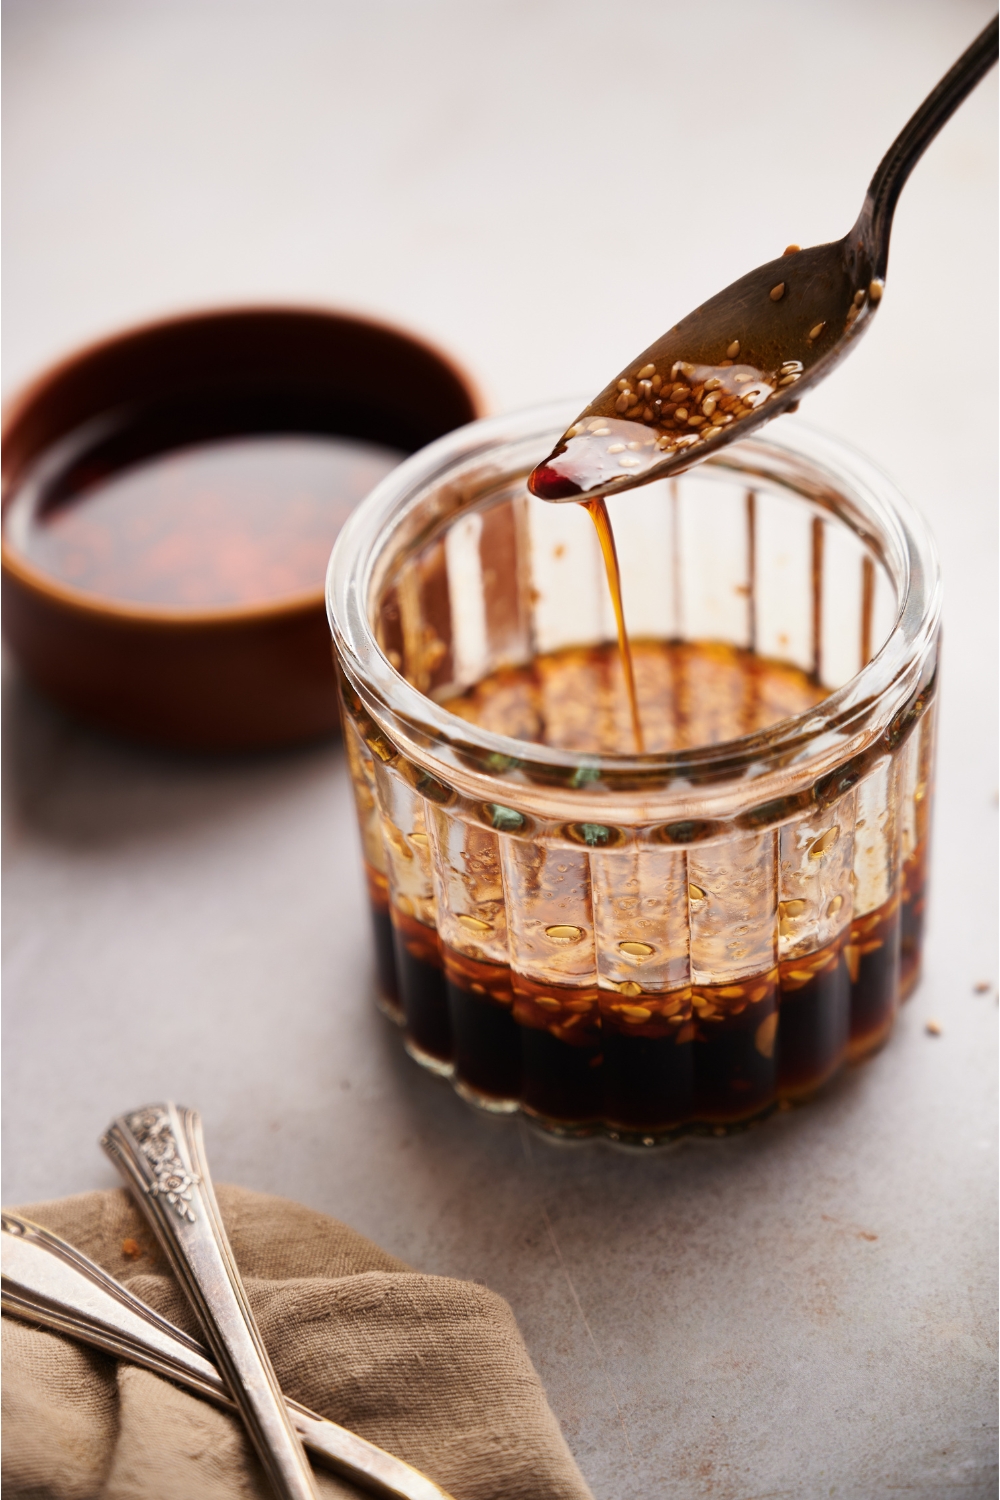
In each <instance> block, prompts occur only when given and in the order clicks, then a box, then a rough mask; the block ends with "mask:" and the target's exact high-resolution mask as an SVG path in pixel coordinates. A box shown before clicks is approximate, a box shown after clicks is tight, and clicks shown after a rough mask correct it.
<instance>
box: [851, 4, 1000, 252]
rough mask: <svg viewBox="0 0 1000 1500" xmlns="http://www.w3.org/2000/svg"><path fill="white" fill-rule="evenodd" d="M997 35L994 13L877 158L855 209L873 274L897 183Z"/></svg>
mask: <svg viewBox="0 0 1000 1500" xmlns="http://www.w3.org/2000/svg"><path fill="white" fill-rule="evenodd" d="M998 36H1000V33H998V19H997V17H996V16H994V18H993V20H992V21H991V22H990V24H989V25H988V26H987V27H985V28H984V30H983V31H981V32H980V33H979V35H978V36H977V37H976V40H975V41H974V42H973V43H972V45H971V46H970V47H967V48H966V50H965V51H964V52H963V53H962V55H961V57H960V58H959V59H958V61H957V62H956V63H955V65H954V67H952V68H949V70H948V72H947V73H946V74H945V75H944V77H943V78H942V79H941V82H940V83H939V84H938V85H937V87H936V88H935V89H932V90H931V92H930V93H929V94H928V95H927V98H926V99H925V100H924V102H923V104H921V106H920V108H919V109H918V110H917V112H916V114H915V115H913V116H912V118H911V119H910V120H908V121H907V123H906V124H905V125H904V126H903V128H902V130H901V131H900V132H899V135H898V136H897V137H896V139H895V140H894V141H893V143H892V145H891V146H890V147H889V149H888V151H887V152H886V153H885V155H884V156H883V158H882V160H881V161H880V162H879V164H878V168H877V170H876V172H875V176H874V177H873V178H872V180H871V183H870V185H869V188H868V192H867V194H866V195H865V205H864V208H863V209H862V210H861V218H862V220H864V219H866V218H867V220H868V222H869V224H870V226H871V233H872V235H873V238H874V245H875V263H874V271H875V275H876V276H879V277H883V278H884V276H885V269H886V265H887V263H888V260H889V232H890V230H891V229H892V216H893V214H894V213H895V211H896V202H897V200H898V198H899V195H900V193H901V192H902V190H903V184H904V183H905V182H906V179H907V178H908V177H909V175H910V173H911V172H912V171H913V168H914V167H915V166H916V164H917V162H918V161H919V160H920V158H921V156H923V154H924V152H925V151H926V150H927V147H928V146H929V145H930V143H931V141H932V140H933V139H934V137H935V136H936V135H937V133H938V131H939V130H940V129H941V126H942V125H944V124H945V122H946V121H948V120H950V119H951V117H952V115H953V114H954V113H955V111H956V109H957V108H958V106H959V105H960V104H961V103H962V100H963V99H964V98H965V97H966V96H967V95H968V94H971V92H972V90H973V89H974V88H975V86H976V84H977V83H978V82H979V80H980V79H981V78H983V77H985V75H986V74H987V73H988V72H989V70H990V69H991V68H992V66H993V64H994V63H995V62H996V60H997V53H998V49H1000V40H998Z"/></svg>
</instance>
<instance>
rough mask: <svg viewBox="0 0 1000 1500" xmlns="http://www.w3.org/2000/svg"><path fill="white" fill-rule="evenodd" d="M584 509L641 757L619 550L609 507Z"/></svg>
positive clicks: (592, 504) (597, 504)
mask: <svg viewBox="0 0 1000 1500" xmlns="http://www.w3.org/2000/svg"><path fill="white" fill-rule="evenodd" d="M583 508H584V510H586V511H589V513H590V518H591V520H592V521H593V523H594V528H595V530H596V531H597V539H598V541H599V542H600V544H601V555H602V556H603V558H604V571H605V573H606V574H607V579H608V588H609V590H610V592H611V603H612V604H613V606H614V611H615V625H616V626H617V629H618V651H619V654H620V656H621V664H622V673H623V675H624V677H625V689H626V692H627V693H628V706H629V716H630V717H631V720H632V738H633V739H634V740H635V748H636V754H638V755H641V754H642V753H643V750H644V749H645V746H644V744H643V738H642V720H641V719H640V717H639V700H638V697H637V696H636V691H635V668H634V666H633V663H632V645H631V642H630V641H629V638H628V631H627V630H626V628H625V609H624V606H623V604H622V578H621V569H620V568H619V566H618V549H617V548H616V546H615V534H614V532H613V531H612V529H611V517H610V516H609V515H608V507H607V506H606V505H605V503H604V501H603V500H601V499H597V500H588V501H586V503H585V504H584V507H583Z"/></svg>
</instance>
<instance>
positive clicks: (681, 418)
mask: <svg viewBox="0 0 1000 1500" xmlns="http://www.w3.org/2000/svg"><path fill="white" fill-rule="evenodd" d="M674 416H675V417H676V418H677V420H678V422H686V421H687V419H688V413H687V407H686V406H679V407H678V408H677V410H676V411H675V412H674Z"/></svg>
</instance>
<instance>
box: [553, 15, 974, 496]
mask: <svg viewBox="0 0 1000 1500" xmlns="http://www.w3.org/2000/svg"><path fill="white" fill-rule="evenodd" d="M997 51H998V46H997V21H996V20H993V21H991V22H990V24H989V26H987V27H986V29H985V31H983V32H981V34H980V35H979V36H978V37H977V38H976V40H975V41H974V42H973V43H972V46H971V47H969V49H968V50H967V51H966V52H964V53H963V54H962V56H961V57H960V58H959V59H958V62H957V63H956V64H955V66H954V67H953V68H952V69H951V70H950V72H948V73H946V74H945V76H944V77H943V78H942V80H941V82H940V83H939V84H938V86H937V88H935V89H934V90H933V92H932V93H930V94H929V95H928V96H927V98H926V99H925V100H924V102H923V104H922V105H921V106H920V108H919V109H918V110H917V112H916V114H915V115H914V116H913V118H912V119H911V120H910V121H909V123H908V124H907V125H906V126H905V127H904V129H903V130H902V131H901V133H900V134H899V136H898V137H897V138H896V140H895V141H894V142H893V144H892V145H891V146H890V147H889V150H888V151H887V152H886V154H885V156H884V157H883V158H882V160H881V162H880V163H879V167H878V171H877V172H876V173H875V176H874V177H873V178H872V180H871V185H870V186H869V188H868V192H867V194H866V196H865V201H864V206H863V207H862V209H861V213H860V215H859V217H858V221H857V223H856V224H855V225H854V228H853V229H852V230H851V231H850V233H849V234H846V235H845V236H844V238H843V239H842V240H835V241H834V242H833V243H832V244H829V245H814V246H813V247H812V248H811V249H808V250H800V249H799V247H798V246H797V245H790V246H789V247H788V249H787V250H786V251H785V253H784V255H783V256H781V258H780V259H778V260H772V261H769V262H768V263H767V265H764V266H758V267H757V269H756V270H755V271H751V272H750V273H749V274H748V275H746V276H744V277H742V278H741V279H740V280H739V281H734V282H733V284H732V286H729V287H727V288H726V289H725V291H723V292H719V293H718V294H717V295H716V296H714V297H712V298H711V299H710V300H709V301H708V302H705V303H703V304H702V305H701V307H699V308H697V309H696V310H695V311H694V312H692V313H689V314H688V316H687V317H686V318H684V319H683V320H682V321H681V322H680V323H678V324H677V325H676V327H674V328H671V329H670V331H669V332H668V333H665V334H664V335H663V337H662V338H661V339H658V340H657V342H656V343H655V344H652V345H651V346H650V347H649V348H648V349H646V350H645V351H644V352H643V353H642V354H640V355H639V356H638V358H636V359H634V360H633V361H632V362H631V364H630V365H628V366H627V367H626V368H625V369H624V370H623V371H622V372H621V374H620V375H619V376H617V377H616V378H615V379H614V380H613V381H612V382H611V383H610V385H607V386H605V388H604V390H603V391H602V392H601V394H600V395H599V396H598V397H596V399H595V400H593V401H592V402H591V403H590V405H589V406H588V407H587V409H586V410H585V411H583V412H581V414H580V416H579V417H578V418H577V419H576V421H575V422H574V423H573V425H572V427H570V428H569V429H568V431H567V432H566V433H565V434H564V435H563V437H562V438H561V439H560V441H559V443H558V444H557V445H556V447H555V448H554V449H553V451H552V453H551V454H550V455H549V457H548V458H547V459H546V460H545V461H544V463H541V464H539V465H538V467H537V468H536V469H534V470H533V472H532V474H531V476H530V478H529V480H528V484H529V488H530V489H531V491H532V492H533V493H534V494H535V495H538V496H539V497H540V498H541V499H543V500H593V499H597V498H598V497H600V496H602V495H610V494H617V493H618V492H619V491H620V490H628V489H632V488H634V487H635V486H636V485H639V484H646V483H648V482H649V481H650V480H653V479H662V478H664V477H665V476H666V475H669V474H678V473H680V472H681V471H682V470H684V469H688V468H690V467H691V466H692V464H695V463H698V462H699V461H700V460H701V459H703V458H705V457H707V456H708V455H709V454H711V453H717V452H718V451H719V449H720V448H724V447H725V446H726V445H727V444H728V443H731V442H734V441H735V440H736V439H738V438H743V437H746V436H747V434H748V433H750V432H752V431H753V430H754V428H756V427H760V426H761V425H762V424H763V423H764V422H769V421H771V419H772V418H773V417H777V416H780V414H781V413H782V412H785V411H790V410H792V409H794V407H795V406H797V405H798V403H799V401H800V399H801V397H802V395H803V393H804V391H805V390H807V389H808V387H809V386H811V385H815V384H816V383H817V382H818V381H820V380H823V379H825V378H826V376H827V375H829V373H830V371H831V370H832V369H833V368H834V366H835V365H837V364H839V363H840V361H841V360H842V359H843V358H844V356H845V355H846V354H847V353H849V351H850V350H851V349H852V348H853V347H854V344H855V343H856V341H857V340H858V339H859V338H860V337H861V335H862V334H863V333H864V332H865V331H866V330H867V329H868V328H869V326H870V325H871V321H872V317H873V315H874V313H875V311H876V309H877V307H878V305H879V302H880V301H881V298H882V293H883V290H884V288H885V273H886V266H887V265H888V261H889V233H890V230H891V228H892V217H893V214H894V212H895V209H896V202H897V200H898V198H899V194H900V192H901V191H902V188H903V184H904V183H905V182H906V179H907V178H908V177H909V175H910V173H911V172H912V170H913V168H914V166H915V165H916V163H917V162H918V161H919V160H920V157H921V156H922V155H923V153H924V152H925V151H926V149H927V147H928V146H929V145H930V143H931V141H932V140H933V139H934V137H935V136H936V135H937V133H938V131H939V130H940V129H941V127H942V125H944V123H945V122H946V120H948V119H949V118H950V117H951V115H952V114H954V112H955V110H956V109H957V108H958V106H959V105H960V104H961V102H962V100H963V99H964V98H965V97H966V95H967V94H969V93H970V92H971V91H972V89H974V88H975V86H976V84H977V83H978V82H979V81H980V79H981V78H982V77H983V76H984V75H985V74H986V73H988V72H989V70H990V68H991V67H992V66H993V64H994V63H995V62H996V60H997Z"/></svg>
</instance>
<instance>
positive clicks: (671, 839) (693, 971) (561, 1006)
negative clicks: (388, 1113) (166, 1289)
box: [327, 404, 940, 1144]
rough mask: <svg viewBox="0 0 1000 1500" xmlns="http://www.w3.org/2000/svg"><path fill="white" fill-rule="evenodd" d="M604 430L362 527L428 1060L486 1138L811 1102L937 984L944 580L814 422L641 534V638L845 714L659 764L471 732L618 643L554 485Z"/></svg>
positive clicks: (712, 1116) (745, 1113) (705, 481)
mask: <svg viewBox="0 0 1000 1500" xmlns="http://www.w3.org/2000/svg"><path fill="white" fill-rule="evenodd" d="M574 414H575V408H573V407H570V406H565V405H562V404H560V405H558V406H549V407H545V408H541V409H537V410H532V411H528V412H523V413H519V414H516V415H513V416H505V417H499V418H493V419H490V420H487V421H482V422H477V423H474V424H472V425H470V426H468V427H465V428H462V429H461V430H459V431H457V432H454V433H451V434H449V435H448V436H447V437H445V438H442V439H441V440H440V441H439V442H436V443H433V444H432V445H431V446H430V447H428V448H425V449H424V450H423V451H422V452H420V453H418V454H416V455H415V456H414V457H413V458H411V459H409V460H408V461H407V462H406V463H404V464H402V465H401V466H400V467H399V468H398V469H396V470H395V471H394V472H393V473H392V474H391V475H390V476H389V477H388V478H387V479H386V480H385V481H383V483H382V484H381V485H379V487H378V488H377V489H376V490H375V491H374V492H373V493H372V494H371V495H370V496H369V498H368V499H367V500H366V501H365V502H364V503H363V505H362V506H361V507H360V508H359V509H358V510H357V511H356V512H355V514H354V516H353V517H352V519H351V521H350V522H349V523H348V525H347V526H346V527H345V529H344V531H343V533H342V535H341V537H340V539H339V541H338V543H337V546H336V549H335V551H334V554H333V557H332V559H331V562H330V569H329V574H328V581H327V602H328V611H329V616H330V624H331V628H332V631H333V637H334V643H335V649H336V655H337V660H338V664H339V668H340V681H341V689H342V707H343V720H344V738H345V743H346V747H347V755H348V759H349V763H350V768H351V775H352V778H353V782H354V790H355V796H356V800H357V809H358V818H359V823H360V827H361V840H362V849H363V855H364V863H365V872H366V876H367V880H368V890H369V896H370V899H371V909H372V916H373V921H374V930H375V943H376V952H377V958H378V980H379V992H380V1002H381V1005H382V1008H383V1009H384V1010H385V1011H386V1012H387V1013H388V1014H389V1015H391V1016H392V1017H393V1018H394V1019H395V1020H397V1021H398V1022H399V1024H400V1025H401V1027H402V1028H403V1032H404V1037H405V1044H406V1047H407V1050H408V1051H409V1052H410V1053H411V1055H412V1056H413V1057H414V1058H416V1059H417V1060H418V1061H419V1062H421V1063H423V1064H424V1065H425V1066H427V1067H429V1068H431V1069H433V1070H434V1071H436V1072H438V1073H442V1074H446V1075H448V1076H449V1077H450V1078H451V1079H452V1081H453V1083H454V1085H455V1087H456V1088H457V1089H458V1090H459V1092H460V1093H461V1094H463V1095H464V1096H465V1097H466V1098H468V1099H470V1100H471V1101H473V1102H474V1103H476V1104H477V1105H479V1106H481V1107H484V1108H486V1109H490V1110H495V1111H508V1110H516V1109H518V1108H520V1109H523V1110H524V1111H526V1112H527V1113H529V1114H530V1115H531V1116H533V1117H534V1118H535V1119H537V1120H538V1121H539V1122H540V1123H541V1124H542V1125H543V1126H545V1127H546V1128H547V1129H550V1130H553V1131H556V1132H558V1133H562V1134H570V1135H580V1134H588V1133H591V1132H593V1131H597V1130H604V1131H606V1132H607V1133H609V1134H610V1135H611V1136H612V1137H614V1138H616V1139H623V1140H630V1141H635V1142H641V1143H643V1144H654V1143H655V1142H657V1141H660V1140H664V1139H669V1138H671V1137H673V1136H675V1135H677V1134H679V1133H683V1132H684V1131H688V1130H708V1131H712V1132H716V1133H721V1132H725V1131H728V1130H730V1129H732V1128H735V1127H738V1126H741V1125H743V1124H746V1123H747V1122H749V1121H751V1120H753V1119H756V1118H759V1117H760V1116H762V1115H764V1114H766V1113H767V1112H768V1111H769V1110H770V1109H772V1108H773V1107H774V1106H775V1105H776V1104H778V1103H780V1102H782V1101H786V1100H796V1099H800V1098H805V1097H808V1095H810V1094H811V1093H813V1092H815V1090H816V1089H817V1088H819V1087H820V1086H821V1085H822V1084H823V1083H824V1082H826V1080H827V1079H828V1078H829V1077H830V1076H831V1075H832V1074H833V1073H835V1072H836V1071H837V1069H838V1068H839V1067H840V1066H841V1064H842V1063H844V1062H845V1061H846V1060H847V1059H856V1058H860V1057H862V1056H864V1055H865V1054H867V1053H869V1052H871V1051H872V1050H873V1049H874V1048H875V1047H877V1046H878V1045H879V1044H880V1043H881V1042H883V1041H884V1039H885V1038H886V1036H887V1035H888V1032H889V1030H890V1029H891V1027H892V1023H893V1019H894V1017H895V1013H896V1010H897V1007H898V1004H899V1001H900V999H901V998H903V997H905V995H906V994H908V993H909V991H910V990H911V989H912V987H913V985H914V984H915V982H916V980H917V977H918V973H919V964H920V948H921V938H922V927H923V913H924V896H925V882H926V868H927V847H928V831H929V815H930V800H931V788H932V781H933V761H934V718H935V712H934V706H935V699H934V695H935V687H936V666H937V652H938V633H939V613H940V582H939V575H938V566H937V560H936V556H935V552H934V548H933V545H932V543H931V541H930V538H929V536H928V534H927V531H926V529H925V527H924V526H923V524H922V522H921V521H920V519H919V518H918V517H917V516H916V514H915V513H914V511H913V510H912V509H911V507H910V506H909V505H908V504H907V502H906V501H905V500H904V499H903V498H902V497H901V496H900V495H899V494H898V492H897V491H896V490H895V489H894V488H893V486H892V485H891V484H890V483H889V481H888V480H887V479H886V478H885V477H884V476H883V475H882V474H880V473H879V472H878V471H877V470H876V469H874V468H873V467H872V466H871V465H870V464H869V463H868V462H867V461H866V460H865V459H864V458H862V457H861V456H859V455H858V454H856V453H854V452H853V451H852V450H851V449H849V448H847V447H846V446H844V445H843V444H841V443H839V442H837V441H835V440H834V439H832V438H830V437H827V436H824V435H822V434H820V433H817V432H815V431H813V430H811V429H809V428H807V427H805V426H803V425H802V424H799V423H797V422H795V421H790V420H785V421H783V422H782V423H780V424H778V426H777V427H776V428H775V429H774V435H773V436H771V435H770V432H769V434H768V435H767V436H766V437H760V438H755V439H752V440H747V441H744V442H743V443H739V444H735V445H733V446H732V447H730V448H727V449H725V450H723V451H722V452H721V453H719V454H718V455H717V456H716V457H714V458H712V459H710V460H708V461H707V462H705V463H704V464H702V465H700V466H699V467H698V468H696V469H694V470H692V471H691V472H690V473H689V474H686V475H684V476H682V477H681V478H680V479H679V480H676V481H673V482H670V483H667V482H661V483H658V484H654V485H650V486H647V487H645V488H644V489H641V490H636V491H632V492H631V493H629V494H625V495H622V496H619V497H615V498H614V499H613V500H612V501H611V502H609V508H610V510H611V515H612V521H613V524H614V527H615V532H616V536H617V539H618V548H619V555H620V560H621V567H622V581H623V591H624V597H625V609H626V617H627V620H628V623H629V629H630V634H631V635H632V636H633V638H635V639H637V640H643V641H647V642H654V643H656V642H660V643H663V642H673V643H677V642H699V643H702V646H700V647H699V649H709V650H712V651H717V652H719V653H725V652H727V651H728V652H733V651H736V652H741V653H743V657H742V658H741V659H744V660H745V659H746V657H745V654H746V653H747V652H753V653H756V654H757V655H758V656H759V657H762V658H768V659H770V660H771V661H774V660H777V661H780V662H783V663H787V664H788V666H789V668H795V669H797V670H798V672H799V673H800V674H805V675H807V676H808V678H809V679H810V681H811V682H812V683H813V684H814V685H815V686H816V689H817V696H818V695H819V693H820V692H826V694H827V696H825V697H822V699H821V701H819V702H817V703H815V704H814V705H813V706H812V707H809V708H808V709H807V710H806V711H805V712H802V713H799V714H797V715H796V716H793V717H789V718H783V719H780V721H779V722H776V723H773V724H771V725H770V726H769V727H767V728H765V729H763V730H755V731H752V732H749V733H746V734H744V735H743V736H742V737H740V738H732V739H728V740H725V741H723V742H720V743H709V744H700V745H696V746H695V747H694V748H690V749H680V750H672V751H663V752H658V753H651V754H642V755H640V754H602V753H593V752H590V751H588V752H587V753H583V752H579V751H573V750H568V749H559V748H553V747H552V746H551V745H546V744H541V743H535V742H533V741H531V740H529V739H516V738H512V737H510V736H508V735H507V734H503V733H498V732H494V731H493V730H491V729H487V728H485V727H482V725H481V724H478V723H473V722H469V721H468V719H466V718H462V717H459V716H458V715H457V713H452V712H450V711H449V709H448V707H447V705H448V702H449V700H455V699H456V696H457V695H460V694H463V693H464V694H468V691H469V689H470V688H473V687H475V685H476V684H481V683H482V682H483V681H484V680H485V679H490V680H491V681H493V680H494V679H495V676H496V674H497V673H498V672H499V673H500V674H501V677H502V673H503V672H504V671H506V670H508V669H509V670H511V671H516V669H518V668H523V667H524V666H525V664H531V663H534V662H537V661H539V660H540V659H541V658H543V657H544V658H545V659H546V660H548V659H550V657H551V654H552V653H554V652H559V651H560V650H562V649H563V648H568V647H579V648H587V647H594V646H596V645H599V643H601V642H607V641H612V640H613V639H614V621H613V615H612V611H611V607H610V602H609V599H608V594H607V588H606V585H605V582H604V578H603V574H602V571H601V565H600V557H599V552H598V546H597V541H596V537H595V535H594V533H593V528H592V526H591V523H590V520H589V517H588V516H587V515H586V514H585V513H584V512H583V510H582V509H581V508H580V507H579V506H576V505H572V504H570V505H546V504H545V503H544V502H541V501H539V500H536V499H535V498H534V497H532V496H530V495H529V494H528V492H527V489H526V485H525V479H526V476H527V474H528V472H529V471H530V469H531V467H532V465H533V464H534V463H535V462H536V461H537V460H538V459H539V458H540V457H541V456H543V455H544V453H546V452H547V451H548V450H549V449H550V448H551V446H552V444H553V442H554V441H555V439H556V438H557V437H558V435H559V434H560V433H561V432H562V431H563V430H564V429H565V427H566V426H567V425H568V423H569V422H570V421H571V420H572V418H573V416H574ZM705 643H708V644H707V646H706V645H705ZM581 680H582V679H581ZM539 690H540V691H542V692H544V683H543V684H542V688H540V689H539ZM586 702H587V700H586V697H585V696H581V697H580V699H579V703H582V704H584V705H586ZM576 711H578V712H581V713H585V710H584V709H581V708H579V706H577V710H576ZM586 711H587V712H589V710H586ZM593 711H594V712H595V713H597V712H599V711H603V710H601V709H600V708H599V706H597V705H596V704H595V707H594V710H593Z"/></svg>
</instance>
